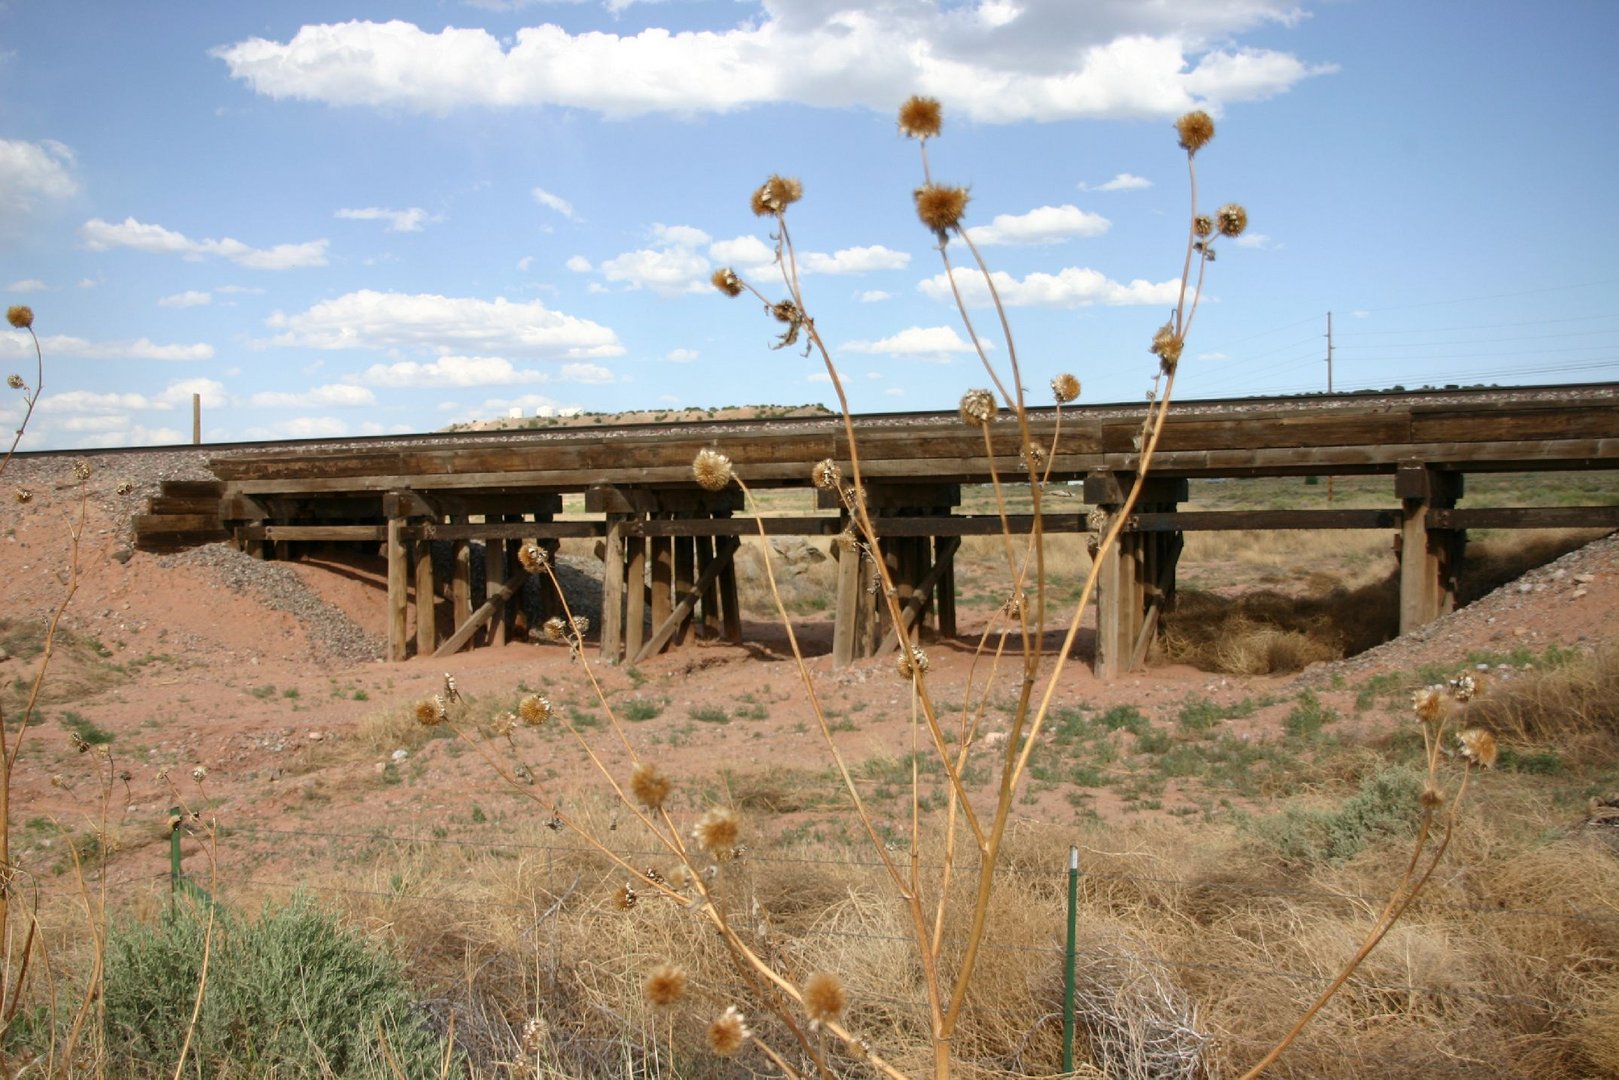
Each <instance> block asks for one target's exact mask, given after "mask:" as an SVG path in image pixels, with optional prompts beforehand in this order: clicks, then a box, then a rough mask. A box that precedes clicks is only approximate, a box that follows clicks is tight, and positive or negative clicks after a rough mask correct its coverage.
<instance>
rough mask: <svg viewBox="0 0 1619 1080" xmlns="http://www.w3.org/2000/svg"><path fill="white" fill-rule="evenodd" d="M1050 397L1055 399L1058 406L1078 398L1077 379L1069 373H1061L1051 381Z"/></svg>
mask: <svg viewBox="0 0 1619 1080" xmlns="http://www.w3.org/2000/svg"><path fill="white" fill-rule="evenodd" d="M1051 396H1052V397H1054V398H1056V399H1057V404H1058V405H1066V404H1068V403H1069V402H1070V401H1073V400H1075V399H1076V398H1078V397H1079V379H1077V378H1075V377H1074V376H1073V375H1072V374H1071V373H1069V372H1066V371H1065V372H1063V373H1062V374H1061V375H1058V376H1057V377H1056V378H1054V379H1052V380H1051Z"/></svg>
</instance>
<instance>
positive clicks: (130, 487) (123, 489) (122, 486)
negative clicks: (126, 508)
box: [113, 480, 135, 495]
mask: <svg viewBox="0 0 1619 1080" xmlns="http://www.w3.org/2000/svg"><path fill="white" fill-rule="evenodd" d="M113 490H114V491H116V492H117V493H118V494H120V495H128V494H129V493H130V492H131V491H134V490H135V483H134V481H132V480H120V481H118V486H117V487H116V488H114V489H113Z"/></svg>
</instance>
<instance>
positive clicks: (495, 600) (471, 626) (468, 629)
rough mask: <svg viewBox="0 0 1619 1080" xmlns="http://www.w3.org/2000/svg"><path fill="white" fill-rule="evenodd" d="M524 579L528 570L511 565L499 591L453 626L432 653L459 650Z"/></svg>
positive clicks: (514, 593) (526, 578)
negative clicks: (509, 572)
mask: <svg viewBox="0 0 1619 1080" xmlns="http://www.w3.org/2000/svg"><path fill="white" fill-rule="evenodd" d="M526 581H528V571H527V570H525V569H523V568H522V567H521V566H515V567H513V568H512V574H511V577H509V578H508V579H507V580H506V584H504V585H502V586H501V587H500V591H499V592H497V593H495V594H494V595H492V596H490V597H489V599H487V600H485V601H484V602H483V603H482V604H481V605H479V607H478V610H476V611H474V612H472V613H471V614H470V615H468V616H467V619H466V621H465V622H463V623H462V624H461V625H460V626H457V627H456V628H455V633H453V634H451V635H450V636H449V637H447V638H445V639H444V643H443V644H442V645H440V646H439V647H438V650H437V651H436V652H434V653H433V655H434V656H453V655H454V654H455V653H457V652H460V651H461V647H462V646H463V645H465V644H466V643H467V642H469V641H471V640H472V635H473V634H476V633H477V632H478V631H479V630H480V629H481V628H482V627H483V626H484V624H485V623H487V622H488V621H489V619H490V617H491V616H493V615H494V613H495V611H496V609H497V608H498V607H499V606H500V605H501V604H504V603H505V602H506V601H508V600H510V599H511V598H512V597H513V596H515V595H516V594H517V593H518V591H519V590H521V589H522V588H523V584H524V582H526Z"/></svg>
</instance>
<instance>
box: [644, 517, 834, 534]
mask: <svg viewBox="0 0 1619 1080" xmlns="http://www.w3.org/2000/svg"><path fill="white" fill-rule="evenodd" d="M761 527H762V528H763V531H764V533H765V535H767V536H833V535H836V533H837V531H838V530H839V529H840V528H842V525H841V524H840V523H839V521H838V519H837V518H835V517H831V516H826V517H820V516H815V517H809V516H801V517H764V518H754V517H736V518H653V519H650V520H644V521H631V522H626V523H625V526H624V533H625V535H626V536H758V535H759V533H760V530H761Z"/></svg>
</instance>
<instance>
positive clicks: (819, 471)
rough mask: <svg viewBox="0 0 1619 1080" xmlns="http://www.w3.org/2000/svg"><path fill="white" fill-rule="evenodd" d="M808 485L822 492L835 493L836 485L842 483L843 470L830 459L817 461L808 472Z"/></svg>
mask: <svg viewBox="0 0 1619 1080" xmlns="http://www.w3.org/2000/svg"><path fill="white" fill-rule="evenodd" d="M810 483H812V484H814V485H815V486H816V487H818V488H820V489H821V490H822V491H836V490H838V485H839V484H841V483H843V470H842V469H840V468H838V463H837V462H835V461H833V460H832V459H831V458H826V459H824V460H822V461H817V462H816V463H815V467H814V468H813V469H811V470H810Z"/></svg>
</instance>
